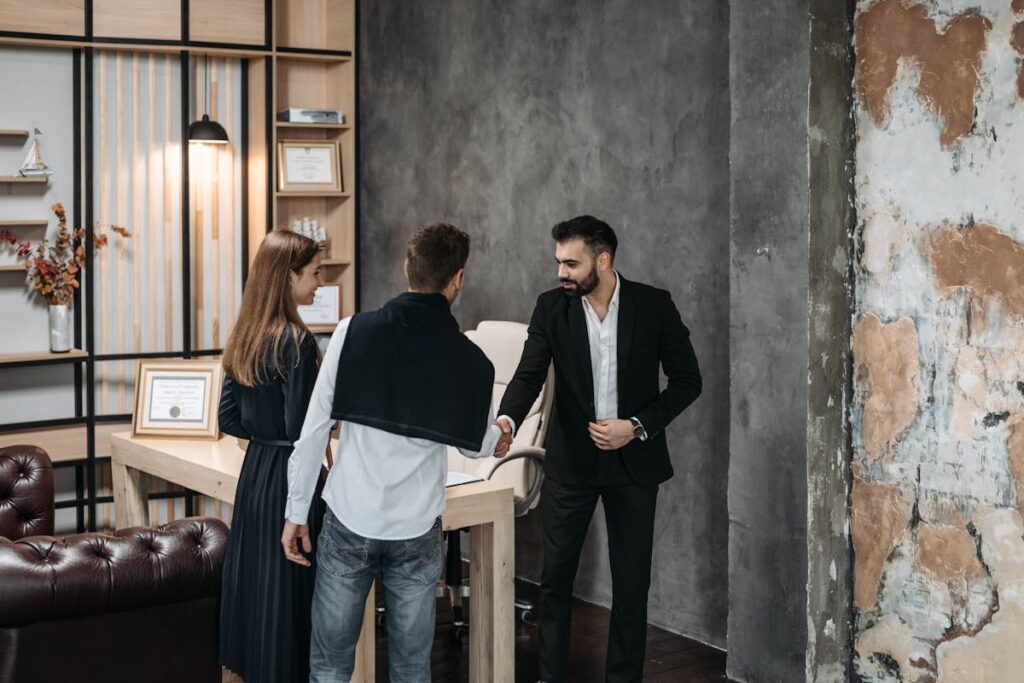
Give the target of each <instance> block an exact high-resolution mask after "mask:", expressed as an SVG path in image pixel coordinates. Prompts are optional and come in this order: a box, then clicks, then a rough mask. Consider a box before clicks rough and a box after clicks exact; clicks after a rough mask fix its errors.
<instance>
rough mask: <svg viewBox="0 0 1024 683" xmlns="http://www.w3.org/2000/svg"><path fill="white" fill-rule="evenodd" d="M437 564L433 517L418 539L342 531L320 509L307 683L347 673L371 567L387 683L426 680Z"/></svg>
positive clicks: (438, 536) (440, 541) (440, 556)
mask: <svg viewBox="0 0 1024 683" xmlns="http://www.w3.org/2000/svg"><path fill="white" fill-rule="evenodd" d="M443 568H444V536H443V535H442V533H441V518H440V517H438V518H437V520H436V521H435V522H434V526H433V528H431V529H430V531H428V532H427V533H425V534H423V535H422V536H420V537H418V538H410V539H408V540H405V541H380V540H375V539H370V538H363V537H362V536H360V535H358V534H356V533H354V532H352V531H350V530H349V529H347V528H346V527H345V525H343V524H342V523H341V522H340V521H338V518H337V517H335V516H334V514H333V513H332V512H331V511H330V510H328V511H327V514H326V515H325V516H324V524H323V531H321V532H320V542H319V544H318V548H317V570H316V588H315V589H314V592H313V634H312V645H311V647H310V655H309V665H310V676H309V680H310V683H338V681H341V683H348V681H349V680H350V679H351V678H352V670H353V668H354V667H355V650H356V642H357V641H358V639H359V631H360V629H361V628H362V624H363V608H364V607H365V605H366V597H367V595H368V594H369V592H370V586H371V585H373V579H374V577H375V576H376V575H377V571H378V569H379V570H380V573H381V583H382V584H383V586H384V599H385V604H386V605H387V620H386V623H387V628H388V665H389V669H390V673H391V681H392V683H428V682H429V681H430V648H431V646H432V645H433V642H434V617H435V610H436V608H437V598H436V586H437V581H438V579H440V578H441V570H442V569H443Z"/></svg>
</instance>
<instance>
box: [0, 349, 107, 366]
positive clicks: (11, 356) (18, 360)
mask: <svg viewBox="0 0 1024 683" xmlns="http://www.w3.org/2000/svg"><path fill="white" fill-rule="evenodd" d="M88 357H89V354H88V353H86V352H85V351H82V350H81V349H71V350H70V351H68V352H67V353H53V352H52V351H25V352H22V353H2V354H0V367H2V366H6V365H41V364H44V363H71V362H78V361H84V360H85V359H86V358H88Z"/></svg>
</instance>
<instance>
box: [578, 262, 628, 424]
mask: <svg viewBox="0 0 1024 683" xmlns="http://www.w3.org/2000/svg"><path fill="white" fill-rule="evenodd" d="M612 272H613V273H614V271H612ZM619 283H620V280H619V274H618V273H615V291H614V292H612V298H611V301H609V302H608V312H607V313H606V314H605V316H604V320H601V319H600V318H598V317H597V313H596V312H595V311H594V308H593V306H591V305H590V299H588V298H587V297H583V311H584V313H585V315H586V319H587V339H588V340H589V341H590V366H591V369H592V370H593V372H594V412H595V414H596V417H597V419H598V420H617V419H618V418H619V374H618V373H619V356H618V353H619Z"/></svg>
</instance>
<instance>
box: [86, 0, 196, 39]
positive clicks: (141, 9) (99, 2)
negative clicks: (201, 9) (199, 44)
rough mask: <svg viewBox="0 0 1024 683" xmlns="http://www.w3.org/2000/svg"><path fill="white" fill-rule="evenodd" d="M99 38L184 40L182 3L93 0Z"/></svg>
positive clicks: (170, 1) (157, 0) (93, 27)
mask: <svg viewBox="0 0 1024 683" xmlns="http://www.w3.org/2000/svg"><path fill="white" fill-rule="evenodd" d="M92 7H93V10H92V30H93V35H94V36H96V37H97V38H142V39H144V40H181V3H180V2H175V1H173V0H93V3H92Z"/></svg>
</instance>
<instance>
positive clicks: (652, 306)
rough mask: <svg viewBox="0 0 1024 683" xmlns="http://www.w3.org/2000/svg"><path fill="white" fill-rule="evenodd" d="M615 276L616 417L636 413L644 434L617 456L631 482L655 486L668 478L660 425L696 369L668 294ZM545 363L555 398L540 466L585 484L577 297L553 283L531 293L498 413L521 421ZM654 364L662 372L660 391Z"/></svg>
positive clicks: (583, 338) (697, 388)
mask: <svg viewBox="0 0 1024 683" xmlns="http://www.w3.org/2000/svg"><path fill="white" fill-rule="evenodd" d="M619 278H620V280H621V285H620V289H619V321H618V342H617V343H618V397H619V417H620V418H623V419H628V418H630V417H636V418H638V419H639V420H640V422H641V423H642V424H643V426H644V429H646V430H647V434H648V439H647V441H640V440H639V439H634V440H633V441H631V442H630V443H628V444H627V445H626V446H625V447H624V448H623V449H622V459H623V462H624V464H625V467H626V471H627V472H628V473H629V476H630V477H631V478H632V479H633V480H634V481H635V482H637V483H638V484H660V483H661V482H663V481H665V480H667V479H669V478H670V477H671V476H672V462H671V461H670V460H669V454H668V445H667V444H666V441H665V427H666V426H668V423H669V422H671V421H672V420H673V419H674V418H675V417H676V416H677V415H679V414H680V413H681V412H683V410H684V409H685V408H686V407H687V406H688V405H690V404H691V403H693V401H694V400H695V399H696V398H697V397H698V396H699V395H700V392H701V378H700V369H699V368H698V366H697V357H696V355H695V354H694V352H693V346H692V345H691V344H690V331H689V330H688V329H687V328H686V326H685V325H684V324H683V321H682V320H681V319H680V317H679V311H678V310H676V306H675V304H674V303H673V302H672V296H671V294H669V293H668V292H667V291H665V290H663V289H656V288H654V287H650V286H648V285H643V284H638V283H635V282H630V281H628V280H626V279H625V278H623V277H622V276H621V275H620V276H619ZM552 362H553V363H554V365H555V402H554V407H553V409H552V420H551V425H550V428H549V431H548V437H547V443H546V450H547V456H546V458H545V461H544V470H545V472H546V473H547V474H548V476H550V477H551V478H553V479H555V480H557V481H559V482H563V483H567V484H573V483H585V482H587V481H588V480H589V479H590V478H591V477H593V475H594V468H595V466H596V461H597V457H598V455H599V453H600V451H599V450H598V448H597V446H596V445H594V442H593V441H591V439H590V434H589V432H588V430H587V423H588V422H590V421H592V420H594V419H595V412H594V410H595V408H594V378H593V370H592V366H591V361H590V344H589V340H588V337H587V323H586V318H585V313H584V311H583V302H582V300H580V299H578V298H573V297H569V296H568V295H567V294H565V292H563V291H562V289H561V288H559V289H554V290H551V291H548V292H544V293H543V294H541V295H540V296H539V297H538V298H537V307H536V308H535V309H534V311H533V317H532V318H531V319H530V329H529V333H528V337H527V340H526V346H525V348H524V349H523V357H522V359H521V360H520V361H519V367H518V368H517V369H516V373H515V376H514V377H513V378H512V381H511V383H510V384H509V385H508V388H507V389H506V391H505V396H504V398H503V399H502V402H501V408H500V410H499V411H498V414H499V415H508V416H509V417H510V418H512V419H513V420H515V422H516V424H517V425H520V424H522V422H523V420H524V418H525V417H526V414H527V412H528V411H529V409H530V406H532V405H533V402H534V401H535V400H536V398H537V395H538V394H539V393H540V389H541V387H542V386H543V385H544V380H545V378H546V376H547V371H548V367H549V365H550V364H551V363H552ZM661 370H664V372H665V375H666V376H667V377H668V386H667V387H666V388H665V390H664V391H661V383H660V381H661V376H660V374H661V373H660V371H661Z"/></svg>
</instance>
